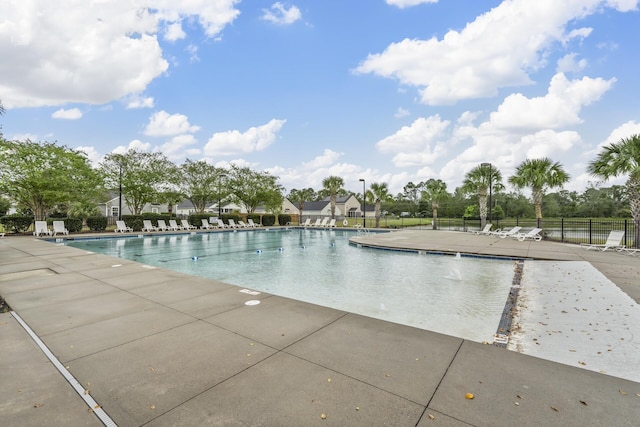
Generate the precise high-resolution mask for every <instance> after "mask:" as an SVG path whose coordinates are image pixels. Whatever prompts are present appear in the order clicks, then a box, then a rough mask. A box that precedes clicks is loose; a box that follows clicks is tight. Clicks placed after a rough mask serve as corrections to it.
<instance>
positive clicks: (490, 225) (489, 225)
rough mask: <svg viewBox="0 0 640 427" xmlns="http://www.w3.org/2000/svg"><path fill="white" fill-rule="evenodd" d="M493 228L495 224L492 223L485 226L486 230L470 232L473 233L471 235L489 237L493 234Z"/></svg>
mask: <svg viewBox="0 0 640 427" xmlns="http://www.w3.org/2000/svg"><path fill="white" fill-rule="evenodd" d="M491 227H493V224H491V223H489V224H485V226H484V228H483V229H482V230H469V233H471V234H484V235H489V234H491Z"/></svg>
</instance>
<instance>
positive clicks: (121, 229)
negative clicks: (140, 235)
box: [113, 221, 133, 233]
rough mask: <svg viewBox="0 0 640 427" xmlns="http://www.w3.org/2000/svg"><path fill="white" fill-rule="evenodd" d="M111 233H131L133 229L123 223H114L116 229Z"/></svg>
mask: <svg viewBox="0 0 640 427" xmlns="http://www.w3.org/2000/svg"><path fill="white" fill-rule="evenodd" d="M113 231H115V232H116V233H131V232H133V228H131V227H129V226H128V225H127V224H125V222H124V221H116V229H115V230H113Z"/></svg>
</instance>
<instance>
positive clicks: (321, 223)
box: [302, 216, 336, 228]
mask: <svg viewBox="0 0 640 427" xmlns="http://www.w3.org/2000/svg"><path fill="white" fill-rule="evenodd" d="M302 226H303V227H320V228H335V227H336V219H335V218H331V219H329V217H328V216H325V217H324V218H322V220H321V219H320V218H316V222H311V218H307V220H306V221H305V222H304V223H303V224H302Z"/></svg>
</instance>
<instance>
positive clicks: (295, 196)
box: [288, 187, 316, 224]
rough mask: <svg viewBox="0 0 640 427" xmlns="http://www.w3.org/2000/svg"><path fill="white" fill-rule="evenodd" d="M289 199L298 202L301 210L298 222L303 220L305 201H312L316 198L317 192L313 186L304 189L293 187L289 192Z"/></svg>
mask: <svg viewBox="0 0 640 427" xmlns="http://www.w3.org/2000/svg"><path fill="white" fill-rule="evenodd" d="M288 197H289V200H291V202H292V203H296V204H297V206H298V209H299V210H300V216H299V217H298V224H300V221H301V220H302V213H303V211H304V203H305V202H311V201H313V200H315V198H316V192H315V190H314V189H313V188H311V187H308V188H303V189H302V190H297V189H295V188H294V189H293V190H291V191H290V192H289V196H288Z"/></svg>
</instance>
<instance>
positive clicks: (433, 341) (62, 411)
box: [0, 231, 640, 427]
mask: <svg viewBox="0 0 640 427" xmlns="http://www.w3.org/2000/svg"><path fill="white" fill-rule="evenodd" d="M359 239H360V243H362V244H369V245H381V246H386V247H399V248H413V249H418V250H425V251H448V252H466V253H478V254H490V255H510V256H522V257H530V258H540V259H553V260H572V261H580V260H582V261H587V262H589V263H591V264H592V265H593V266H594V267H596V268H597V269H598V270H599V271H600V272H602V273H603V274H604V275H605V276H607V277H608V278H610V279H611V280H612V281H613V282H614V283H615V284H616V285H618V286H619V287H620V288H621V289H622V290H623V291H624V292H626V293H627V294H628V295H629V296H631V297H632V298H633V299H634V300H635V301H638V300H639V298H640V289H639V288H640V284H639V283H638V279H637V278H638V277H640V265H639V264H640V263H638V259H637V256H636V257H635V258H634V257H629V256H625V255H621V254H617V253H609V252H605V253H596V252H591V251H584V250H582V249H580V248H578V247H576V246H571V245H563V244H558V243H550V242H517V241H513V240H509V239H498V238H493V237H484V236H471V235H468V234H465V233H461V232H444V231H438V232H434V231H407V232H397V233H389V234H385V235H376V236H373V235H371V236H363V237H360V238H359ZM0 295H2V296H3V297H4V298H5V300H6V301H7V303H8V304H9V305H10V306H11V308H12V309H13V310H14V311H15V313H17V315H18V316H19V317H20V318H21V319H23V320H24V322H25V323H26V324H27V325H28V326H29V327H30V328H31V329H32V330H33V331H34V332H35V334H36V335H37V336H38V337H39V338H40V339H41V340H42V341H43V342H44V343H45V344H46V346H47V347H48V348H49V349H50V350H51V352H52V353H53V354H55V356H56V357H57V358H58V359H59V360H60V361H61V363H62V367H63V369H66V370H68V372H69V373H71V374H72V375H73V376H74V377H75V379H77V381H78V382H79V383H80V384H81V386H82V387H84V388H85V389H86V391H85V392H84V393H86V394H88V395H90V396H91V397H92V398H93V399H95V401H96V402H97V405H99V406H100V408H95V409H99V410H100V411H104V413H105V414H106V415H107V416H108V417H109V418H110V419H111V420H113V422H114V424H116V425H119V426H142V425H149V426H180V425H184V426H202V425H223V426H226V425H231V426H235V425H252V426H254V425H258V426H260V425H261V426H300V425H309V426H313V425H323V426H329V425H334V426H346V425H349V426H359V425H362V426H377V425H389V426H421V427H422V426H430V425H440V426H465V425H477V426H495V425H514V424H518V425H536V426H537V425H562V426H566V425H616V426H635V425H637V422H638V419H639V418H640V383H636V382H632V381H628V380H624V379H621V378H617V377H612V376H607V375H603V374H599V373H595V372H591V371H587V370H584V369H580V368H576V367H571V366H567V365H563V364H558V363H554V362H550V361H547V360H543V359H539V358H534V357H530V356H526V355H522V354H519V353H516V352H512V351H508V350H505V349H502V348H498V347H494V346H491V345H482V344H479V343H474V342H469V341H465V340H462V339H459V338H456V337H451V336H445V335H440V334H437V333H433V332H430V331H424V330H419V329H414V328H410V327H406V326H401V325H397V324H392V323H388V322H384V321H380V320H375V319H371V318H367V317H363V316H359V315H355V314H352V313H347V312H343V311H339V310H334V309H329V308H324V307H319V306H314V305H311V304H307V303H302V302H298V301H294V300H289V299H286V298H281V297H277V296H271V295H268V294H264V293H261V294H257V295H252V294H250V293H246V292H243V290H242V289H240V288H237V287H234V286H230V285H227V284H224V283H220V282H217V281H213V280H207V279H202V278H198V277H193V276H188V275H184V274H180V273H177V272H173V271H167V270H163V269H161V268H150V267H148V266H145V265H142V264H138V263H135V262H132V261H126V260H121V259H114V258H111V257H108V256H104V255H99V254H94V253H88V252H86V251H82V250H79V249H75V248H71V247H67V246H57V245H55V244H52V243H48V242H43V241H39V240H37V239H33V238H27V237H25V238H17V237H9V238H4V239H1V240H0ZM249 300H259V301H260V302H261V303H260V304H257V305H246V302H247V301H249ZM0 342H1V343H2V352H3V353H2V357H1V358H0V370H1V372H2V385H0V424H1V425H2V426H3V427H4V426H39V425H68V426H82V425H103V421H101V420H100V419H99V418H98V417H96V415H95V414H94V413H93V411H92V410H91V409H90V408H89V407H88V406H87V404H86V403H85V402H84V401H83V399H82V398H81V397H80V396H79V395H78V394H77V393H76V392H75V391H74V390H73V388H72V387H71V386H70V385H69V383H67V381H66V380H65V379H64V378H63V376H62V375H61V374H60V373H58V371H57V370H56V369H55V368H54V365H53V364H52V363H51V362H50V361H49V360H48V359H47V358H46V357H45V355H44V353H43V352H42V351H41V350H40V349H39V348H38V347H37V346H36V344H35V343H34V340H32V339H31V338H30V337H29V336H28V335H27V333H26V332H25V330H24V329H23V328H22V327H21V326H20V325H19V324H18V322H17V320H16V318H15V317H14V316H13V315H12V314H11V313H4V314H0ZM635 368H636V367H630V369H635ZM466 393H473V394H474V395H475V397H474V399H466V398H465V394H466Z"/></svg>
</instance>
